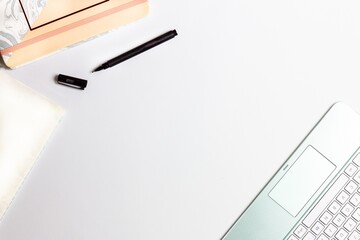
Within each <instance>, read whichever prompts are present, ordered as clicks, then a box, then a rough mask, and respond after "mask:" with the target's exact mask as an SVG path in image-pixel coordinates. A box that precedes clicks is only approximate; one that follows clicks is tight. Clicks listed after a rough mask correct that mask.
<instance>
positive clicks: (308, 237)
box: [303, 232, 316, 240]
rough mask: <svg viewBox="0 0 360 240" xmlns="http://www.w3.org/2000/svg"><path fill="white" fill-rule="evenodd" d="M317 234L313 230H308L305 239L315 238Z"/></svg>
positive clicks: (311, 239) (312, 239)
mask: <svg viewBox="0 0 360 240" xmlns="http://www.w3.org/2000/svg"><path fill="white" fill-rule="evenodd" d="M315 238H316V237H315V235H314V234H312V233H311V232H308V233H307V234H306V236H305V237H304V238H303V240H315Z"/></svg>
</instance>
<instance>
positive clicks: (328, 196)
mask: <svg viewBox="0 0 360 240" xmlns="http://www.w3.org/2000/svg"><path fill="white" fill-rule="evenodd" d="M347 181H348V177H346V176H345V174H341V175H340V176H339V177H338V179H336V181H335V182H334V184H333V185H332V186H331V187H330V188H329V190H328V191H327V192H326V193H325V195H324V196H323V197H322V198H321V199H320V201H319V202H318V203H317V204H316V205H315V207H314V208H313V209H312V210H311V211H310V213H309V214H308V215H307V216H306V218H305V219H304V221H303V223H304V225H305V226H307V227H310V226H311V225H312V224H313V223H314V222H315V220H316V219H317V218H318V217H319V216H320V214H321V213H322V211H323V210H324V209H325V208H326V206H327V205H328V204H329V203H330V202H331V201H332V200H333V198H335V196H336V195H337V194H338V193H339V192H340V191H341V189H342V188H343V186H344V185H345V183H346V182H347Z"/></svg>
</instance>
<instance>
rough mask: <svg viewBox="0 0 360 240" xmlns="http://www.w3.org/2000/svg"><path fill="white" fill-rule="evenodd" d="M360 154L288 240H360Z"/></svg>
mask: <svg viewBox="0 0 360 240" xmlns="http://www.w3.org/2000/svg"><path fill="white" fill-rule="evenodd" d="M359 186H360V154H359V155H357V157H356V158H355V159H354V160H353V161H352V162H351V163H350V164H348V166H347V167H346V168H345V170H344V171H343V172H342V173H341V175H340V176H339V177H338V178H337V180H336V181H335V182H334V183H333V184H332V186H331V187H330V188H329V189H328V191H327V192H326V193H325V195H324V196H323V197H322V198H321V200H320V201H319V202H318V203H317V204H316V205H315V206H314V207H313V209H312V210H311V211H310V212H309V213H308V215H307V216H306V217H305V218H304V220H303V221H302V222H301V223H300V224H298V226H296V227H295V230H294V231H293V232H292V234H291V235H290V236H289V237H288V238H287V240H299V239H304V240H315V239H316V240H330V239H331V240H332V239H336V240H345V239H346V240H360V224H358V223H359V222H360V208H359V207H360V188H359Z"/></svg>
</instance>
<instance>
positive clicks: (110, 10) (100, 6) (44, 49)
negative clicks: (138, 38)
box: [0, 0, 148, 68]
mask: <svg viewBox="0 0 360 240" xmlns="http://www.w3.org/2000/svg"><path fill="white" fill-rule="evenodd" d="M147 13H148V1H147V0H86V1H81V0H61V1H59V0H41V1H39V0H7V1H1V0H0V19H1V22H2V23H3V24H2V25H1V26H0V53H1V55H2V57H3V60H4V62H5V64H6V65H7V66H8V67H10V68H15V67H17V66H20V65H23V64H25V63H28V62H30V61H33V60H35V59H39V58H41V57H43V56H46V55H49V54H50V53H53V52H55V51H58V50H60V49H64V48H66V47H69V46H72V45H74V44H76V43H78V42H81V41H85V40H87V39H90V38H93V37H94V36H99V35H100V34H102V33H105V32H108V31H110V30H112V29H114V28H117V27H119V26H122V25H125V24H127V23H130V22H132V21H135V20H137V19H140V18H141V17H144V16H145V15H146V14H147Z"/></svg>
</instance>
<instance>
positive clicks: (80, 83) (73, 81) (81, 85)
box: [57, 74, 87, 90]
mask: <svg viewBox="0 0 360 240" xmlns="http://www.w3.org/2000/svg"><path fill="white" fill-rule="evenodd" d="M57 82H58V83H59V84H61V85H65V86H68V87H72V88H77V89H80V90H84V89H85V88H86V86H87V80H84V79H80V78H74V77H70V76H66V75H63V74H59V76H58V78H57Z"/></svg>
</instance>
